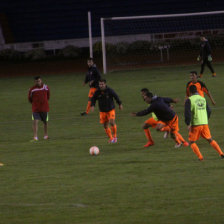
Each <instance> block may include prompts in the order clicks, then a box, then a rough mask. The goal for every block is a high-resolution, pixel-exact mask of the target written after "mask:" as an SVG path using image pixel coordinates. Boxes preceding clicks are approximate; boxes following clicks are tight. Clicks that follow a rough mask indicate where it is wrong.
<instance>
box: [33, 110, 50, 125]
mask: <svg viewBox="0 0 224 224" xmlns="http://www.w3.org/2000/svg"><path fill="white" fill-rule="evenodd" d="M32 120H40V121H43V122H44V123H45V124H46V123H47V122H48V112H33V115H32Z"/></svg>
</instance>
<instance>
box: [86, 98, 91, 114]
mask: <svg viewBox="0 0 224 224" xmlns="http://www.w3.org/2000/svg"><path fill="white" fill-rule="evenodd" d="M90 107H91V101H88V103H87V106H86V113H87V114H88V113H89V111H90Z"/></svg>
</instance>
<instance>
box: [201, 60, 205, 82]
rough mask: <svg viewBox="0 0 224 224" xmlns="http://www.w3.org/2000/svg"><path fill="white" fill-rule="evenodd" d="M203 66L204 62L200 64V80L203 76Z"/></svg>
mask: <svg viewBox="0 0 224 224" xmlns="http://www.w3.org/2000/svg"><path fill="white" fill-rule="evenodd" d="M205 64H206V61H205V60H203V61H202V63H201V71H200V78H201V77H202V76H203V73H204V69H205Z"/></svg>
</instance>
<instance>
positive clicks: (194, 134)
mask: <svg viewBox="0 0 224 224" xmlns="http://www.w3.org/2000/svg"><path fill="white" fill-rule="evenodd" d="M200 133H201V126H195V127H194V126H192V127H191V130H190V132H189V143H190V147H191V149H192V151H193V152H194V154H195V155H196V156H197V157H198V159H199V160H200V161H201V160H203V159H204V158H203V156H202V154H201V152H200V150H199V148H198V146H197V144H196V143H195V142H196V141H197V140H198V139H199V137H200Z"/></svg>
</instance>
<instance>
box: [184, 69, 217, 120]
mask: <svg viewBox="0 0 224 224" xmlns="http://www.w3.org/2000/svg"><path fill="white" fill-rule="evenodd" d="M190 79H191V81H189V82H188V83H187V87H186V98H185V99H187V98H188V97H189V96H190V90H189V88H190V86H192V85H195V86H196V88H197V92H198V94H199V95H200V96H202V97H205V95H204V94H207V95H208V97H209V99H210V100H211V102H212V104H213V105H215V101H214V99H213V97H212V95H211V93H210V92H209V90H208V88H207V87H206V85H205V83H203V82H201V81H199V80H198V75H197V72H196V71H192V72H190ZM206 106H207V108H206V109H207V112H208V118H209V117H210V115H211V109H210V107H209V105H208V104H206Z"/></svg>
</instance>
